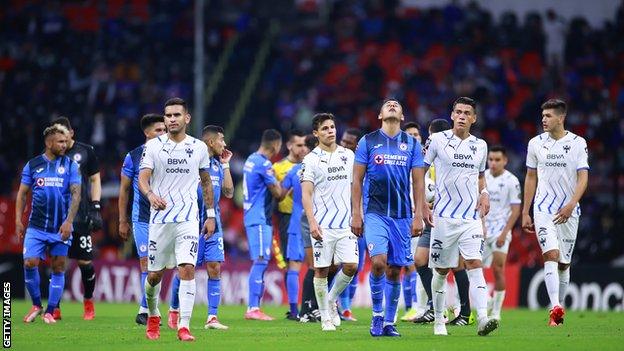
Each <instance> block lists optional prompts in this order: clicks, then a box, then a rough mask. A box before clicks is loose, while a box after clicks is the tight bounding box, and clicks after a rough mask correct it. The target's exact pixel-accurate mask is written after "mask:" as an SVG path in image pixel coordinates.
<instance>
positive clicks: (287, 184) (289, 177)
mask: <svg viewBox="0 0 624 351" xmlns="http://www.w3.org/2000/svg"><path fill="white" fill-rule="evenodd" d="M295 169H296V168H295V167H293V168H292V169H291V170H290V171H289V172H288V174H286V176H285V177H284V180H282V188H284V189H290V188H292V187H293V173H295V175H296V174H297V172H293V171H294V170H295ZM274 170H275V168H274Z"/></svg>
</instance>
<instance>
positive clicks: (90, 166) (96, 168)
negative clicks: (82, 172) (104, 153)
mask: <svg viewBox="0 0 624 351" xmlns="http://www.w3.org/2000/svg"><path fill="white" fill-rule="evenodd" d="M86 166H87V167H86V169H87V175H88V176H92V175H94V174H96V173H100V161H99V160H98V157H97V155H96V154H95V150H94V149H93V147H87V165H86Z"/></svg>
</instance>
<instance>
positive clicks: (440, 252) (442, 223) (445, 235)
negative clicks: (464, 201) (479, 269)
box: [429, 217, 483, 268]
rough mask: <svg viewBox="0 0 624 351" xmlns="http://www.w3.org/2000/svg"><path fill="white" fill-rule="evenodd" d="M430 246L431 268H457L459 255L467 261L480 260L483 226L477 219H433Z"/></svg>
mask: <svg viewBox="0 0 624 351" xmlns="http://www.w3.org/2000/svg"><path fill="white" fill-rule="evenodd" d="M433 223H434V225H435V226H434V227H433V228H432V229H431V243H430V244H429V267H430V268H455V267H457V266H458V265H459V255H460V254H461V255H462V257H463V258H464V259H466V260H480V259H481V257H482V255H483V225H482V224H481V220H480V219H477V220H474V219H456V218H440V217H435V218H434V219H433Z"/></svg>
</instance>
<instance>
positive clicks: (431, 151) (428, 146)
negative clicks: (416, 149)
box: [423, 136, 438, 166]
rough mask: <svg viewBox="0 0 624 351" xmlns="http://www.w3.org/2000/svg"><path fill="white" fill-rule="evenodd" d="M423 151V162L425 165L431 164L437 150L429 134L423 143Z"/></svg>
mask: <svg viewBox="0 0 624 351" xmlns="http://www.w3.org/2000/svg"><path fill="white" fill-rule="evenodd" d="M423 153H424V155H425V156H424V163H425V165H427V166H431V165H432V164H433V160H435V158H436V155H437V153H438V150H437V148H436V142H435V140H434V139H433V138H432V137H431V136H430V137H429V138H427V142H426V143H425V149H424V151H423Z"/></svg>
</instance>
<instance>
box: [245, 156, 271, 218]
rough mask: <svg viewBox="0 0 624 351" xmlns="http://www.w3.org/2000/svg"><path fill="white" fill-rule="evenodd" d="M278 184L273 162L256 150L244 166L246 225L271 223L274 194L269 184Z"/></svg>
mask: <svg viewBox="0 0 624 351" xmlns="http://www.w3.org/2000/svg"><path fill="white" fill-rule="evenodd" d="M272 184H277V179H276V178H275V172H274V171H273V164H272V163H271V160H269V159H268V158H267V157H266V156H264V155H262V154H261V153H258V152H254V153H253V154H251V155H249V157H248V158H247V160H246V161H245V166H244V168H243V197H244V199H243V211H244V216H243V219H244V222H245V226H252V225H259V224H265V225H271V204H272V196H271V192H270V191H269V188H268V186H269V185H272Z"/></svg>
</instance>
